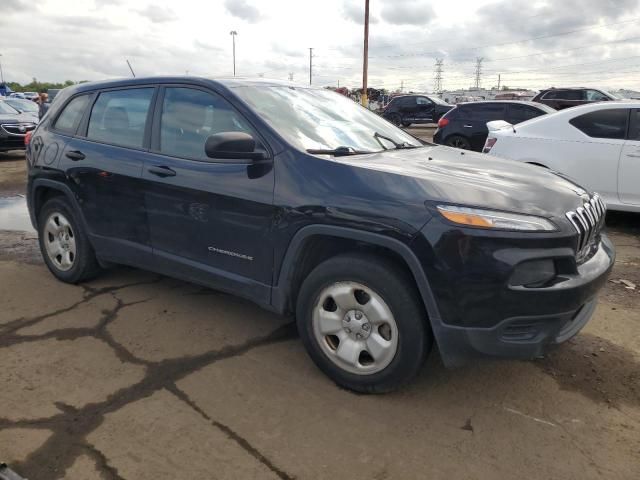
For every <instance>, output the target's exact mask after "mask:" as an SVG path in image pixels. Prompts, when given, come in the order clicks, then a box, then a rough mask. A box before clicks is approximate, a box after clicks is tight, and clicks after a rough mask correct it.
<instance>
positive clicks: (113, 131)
mask: <svg viewBox="0 0 640 480" xmlns="http://www.w3.org/2000/svg"><path fill="white" fill-rule="evenodd" d="M153 92H154V88H153V87H145V88H131V89H127V90H114V91H108V92H102V93H101V94H100V96H99V97H98V100H97V101H96V103H95V105H94V106H93V110H92V111H91V117H90V118H89V128H88V131H87V138H88V139H89V140H95V141H98V142H104V143H111V144H114V145H121V146H123V147H133V148H142V146H143V143H144V132H145V128H146V124H147V117H148V113H149V106H150V104H151V98H152V97H153Z"/></svg>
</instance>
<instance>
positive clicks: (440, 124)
mask: <svg viewBox="0 0 640 480" xmlns="http://www.w3.org/2000/svg"><path fill="white" fill-rule="evenodd" d="M447 125H449V119H447V118H441V119H440V120H438V128H443V127H446V126H447Z"/></svg>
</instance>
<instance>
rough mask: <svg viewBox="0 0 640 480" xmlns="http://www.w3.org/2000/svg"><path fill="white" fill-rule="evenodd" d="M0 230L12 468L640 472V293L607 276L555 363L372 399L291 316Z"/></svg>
mask: <svg viewBox="0 0 640 480" xmlns="http://www.w3.org/2000/svg"><path fill="white" fill-rule="evenodd" d="M1 167H2V164H1V163H0V168H1ZM0 175H1V170H0ZM637 218H638V217H637V216H615V215H614V216H613V217H612V218H611V219H610V221H609V223H610V227H609V228H610V231H611V232H612V238H613V240H614V242H615V243H616V245H617V246H618V259H617V262H616V267H615V269H614V273H613V275H612V277H611V278H613V279H616V278H625V279H628V280H631V281H633V282H636V283H637V284H638V285H640V281H639V279H638V276H639V273H638V266H639V265H640V235H639V234H640V231H638V229H637V227H635V225H637ZM1 229H2V225H0V285H1V286H2V288H0V307H1V308H0V365H1V367H2V368H1V369H0V386H1V390H0V461H4V462H7V463H8V464H9V466H10V467H11V468H12V469H13V470H14V471H15V472H17V473H18V474H20V475H21V476H23V477H26V478H28V479H29V480H41V479H43V480H55V479H63V478H64V479H68V480H93V479H106V480H115V479H136V480H138V479H139V480H146V479H154V480H157V479H174V478H220V479H227V478H229V479H237V478H259V479H262V478H275V479H293V478H297V479H306V478H320V479H325V478H327V479H360V478H362V479H365V478H366V479H391V478H455V479H461V478H473V479H484V478H486V479H496V478H499V479H500V478H504V479H512V478H516V477H522V476H524V477H525V478H554V479H560V478H561V479H580V480H584V479H596V478H603V477H606V478H608V479H637V475H638V472H639V471H640V308H639V306H640V291H631V290H627V289H625V288H624V287H623V286H621V285H619V284H613V283H609V284H608V285H607V287H606V289H605V291H604V292H603V295H602V297H601V302H600V305H599V307H598V310H597V313H596V316H595V317H594V318H593V320H592V321H591V322H590V323H589V324H588V326H587V328H586V329H585V330H584V331H583V332H582V333H581V334H580V335H579V336H577V337H576V338H575V339H573V340H571V341H570V342H568V343H567V344H565V345H562V346H560V347H559V348H556V349H554V350H553V351H552V352H550V353H549V354H548V355H547V356H546V357H545V358H543V359H539V360H536V361H532V362H518V361H490V360H484V361H478V362H476V363H475V364H473V365H470V366H468V367H465V368H461V369H457V370H445V369H444V367H443V366H442V364H441V362H440V360H439V358H438V356H437V355H433V354H432V355H431V356H430V358H429V359H428V361H427V363H426V364H425V367H424V369H423V370H422V373H421V374H420V376H419V377H418V378H417V379H416V380H415V382H414V383H413V384H412V385H410V386H409V387H408V388H405V389H404V390H402V391H400V392H397V393H393V394H388V395H382V396H362V395H355V394H353V393H350V392H347V391H344V390H341V389H339V388H338V387H336V386H335V385H334V384H333V383H332V382H331V381H330V380H328V379H327V378H326V377H325V376H324V375H322V374H321V373H320V372H319V371H318V370H317V369H316V368H315V366H314V365H313V364H312V362H311V360H310V359H309V358H308V357H307V356H306V354H305V352H304V350H303V348H302V345H301V344H300V342H299V340H298V339H297V333H296V331H295V328H294V326H293V323H292V321H293V320H292V319H291V318H283V317H279V316H277V315H274V314H272V313H269V312H266V311H264V310H261V309H259V308H258V307H256V306H254V305H252V304H250V303H248V302H245V301H244V300H241V299H238V298H235V297H233V296H230V295H226V294H223V293H220V292H216V291H213V290H207V289H203V288H201V287H198V286H195V285H191V284H188V283H184V282H181V281H178V280H173V279H170V278H167V277H160V276H157V275H154V274H151V273H147V272H143V271H140V270H135V269H129V268H114V269H111V270H108V271H106V272H105V273H104V274H102V275H101V276H100V277H98V278H97V279H95V280H93V281H91V282H88V283H85V284H82V285H78V286H73V285H67V284H63V283H61V282H58V281H56V280H55V279H54V278H53V277H52V276H51V275H50V274H49V272H48V271H47V269H46V267H45V266H44V264H43V263H42V260H41V258H40V256H39V253H37V249H36V248H35V243H36V239H35V236H34V235H33V234H25V233H21V232H12V231H1Z"/></svg>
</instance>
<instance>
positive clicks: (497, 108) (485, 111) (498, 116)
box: [473, 103, 506, 122]
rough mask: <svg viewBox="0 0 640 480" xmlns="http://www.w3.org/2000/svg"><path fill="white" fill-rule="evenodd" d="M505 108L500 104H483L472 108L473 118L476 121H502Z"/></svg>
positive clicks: (504, 116)
mask: <svg viewBox="0 0 640 480" xmlns="http://www.w3.org/2000/svg"><path fill="white" fill-rule="evenodd" d="M505 106H506V105H504V104H500V103H483V104H481V105H478V106H477V107H475V108H473V118H474V119H477V120H484V121H487V122H489V121H491V120H504V119H505V118H506V115H505Z"/></svg>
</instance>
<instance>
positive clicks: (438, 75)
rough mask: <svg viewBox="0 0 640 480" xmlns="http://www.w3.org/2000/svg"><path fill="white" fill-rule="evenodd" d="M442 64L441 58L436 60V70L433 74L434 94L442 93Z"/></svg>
mask: <svg viewBox="0 0 640 480" xmlns="http://www.w3.org/2000/svg"><path fill="white" fill-rule="evenodd" d="M442 63H443V60H442V59H441V58H436V69H435V74H434V86H433V89H434V92H435V93H442Z"/></svg>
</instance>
